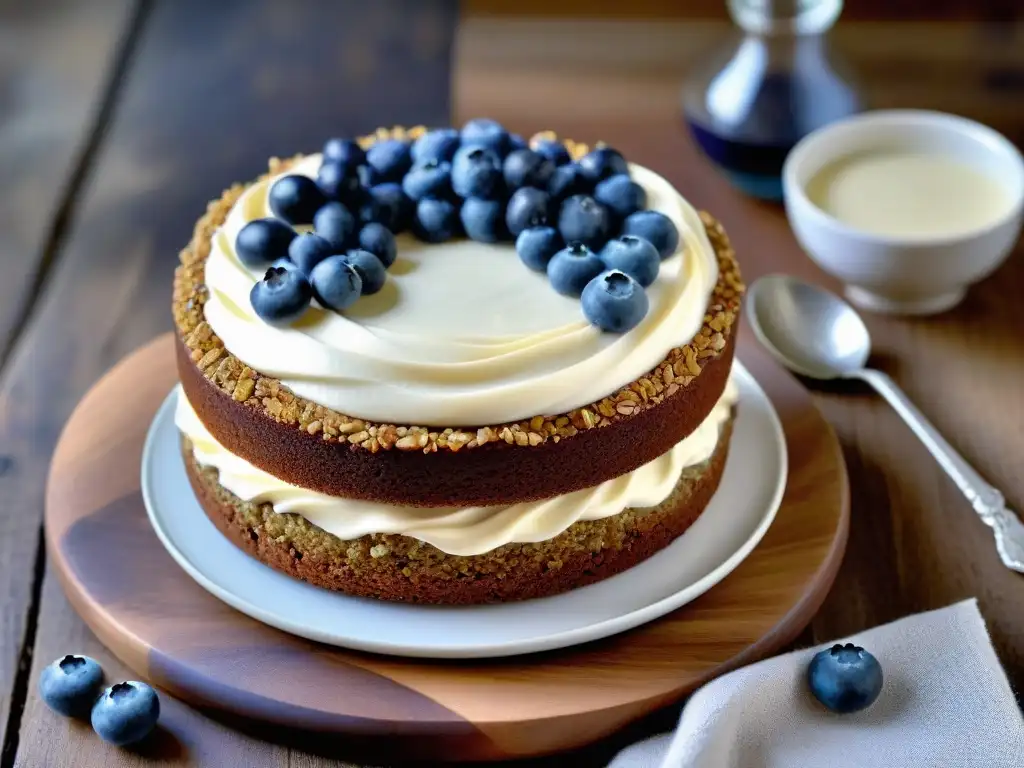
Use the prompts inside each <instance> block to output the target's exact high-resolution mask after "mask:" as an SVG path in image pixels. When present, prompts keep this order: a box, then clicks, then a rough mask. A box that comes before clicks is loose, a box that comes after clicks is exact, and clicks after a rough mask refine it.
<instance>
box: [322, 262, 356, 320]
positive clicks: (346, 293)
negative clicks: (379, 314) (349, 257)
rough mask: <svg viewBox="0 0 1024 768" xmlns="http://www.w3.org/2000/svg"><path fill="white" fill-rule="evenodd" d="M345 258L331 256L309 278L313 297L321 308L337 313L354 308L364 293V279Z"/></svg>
mask: <svg viewBox="0 0 1024 768" xmlns="http://www.w3.org/2000/svg"><path fill="white" fill-rule="evenodd" d="M345 258H346V257H345V256H340V255H339V256H329V257H328V258H326V259H324V260H323V261H321V262H320V263H319V264H317V265H316V266H315V267H313V274H311V275H310V276H309V280H310V283H311V284H312V287H313V297H314V298H315V299H316V300H317V301H318V302H319V303H320V306H322V307H326V308H327V309H333V310H334V311H335V312H340V311H341V310H343V309H347V308H348V307H350V306H352V304H354V303H355V301H356V299H358V298H359V297H360V296H361V295H362V292H363V278H361V277H360V276H359V272H357V271H356V269H355V268H354V267H353V266H352V265H351V264H349V262H348V261H346V260H345Z"/></svg>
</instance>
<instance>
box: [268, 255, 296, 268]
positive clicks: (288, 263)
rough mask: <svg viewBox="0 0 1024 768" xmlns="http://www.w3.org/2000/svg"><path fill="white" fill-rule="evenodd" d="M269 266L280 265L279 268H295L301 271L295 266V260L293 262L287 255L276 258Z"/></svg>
mask: <svg viewBox="0 0 1024 768" xmlns="http://www.w3.org/2000/svg"><path fill="white" fill-rule="evenodd" d="M270 266H272V267H280V268H281V269H290V270H297V271H299V272H301V271H302V270H301V269H299V268H298V267H297V266H295V262H294V261H292V260H291V259H290V258H289V257H287V256H285V257H284V258H281V259H277V260H276V261H275V262H274V263H273V264H271V265H270Z"/></svg>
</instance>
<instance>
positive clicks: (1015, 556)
mask: <svg viewBox="0 0 1024 768" xmlns="http://www.w3.org/2000/svg"><path fill="white" fill-rule="evenodd" d="M853 375H854V376H856V377H857V378H860V379H863V380H864V381H866V382H867V383H868V384H870V385H871V386H872V387H874V388H875V389H876V390H877V391H878V393H879V394H881V395H882V397H884V398H885V399H886V400H888V401H889V404H890V405H892V407H893V408H895V409H896V412H897V413H898V414H899V415H900V416H902V417H903V420H904V421H905V422H907V425H908V426H909V427H910V428H911V429H912V430H913V431H914V434H916V435H917V436H918V437H919V438H921V442H923V443H924V444H925V447H926V448H927V449H928V450H929V451H931V454H932V456H934V457H935V459H936V461H938V462H939V465H940V466H941V467H942V468H943V469H944V470H946V473H947V474H948V475H949V476H950V477H951V478H953V482H955V483H956V485H957V488H959V489H960V490H961V491H962V492H963V494H964V496H966V497H967V500H968V501H970V502H971V506H972V507H974V511H975V512H977V513H978V516H979V517H980V518H981V519H982V521H984V523H985V524H986V525H988V526H989V527H990V528H992V530H993V532H994V534H995V539H996V549H997V550H998V551H999V557H1000V558H1001V559H1002V561H1003V563H1004V564H1005V565H1006V566H1007V567H1008V568H1012V569H1013V570H1015V571H1019V572H1021V573H1024V523H1021V521H1020V520H1019V519H1018V518H1017V516H1016V515H1015V514H1013V512H1011V511H1010V510H1008V509H1007V508H1006V500H1005V499H1004V498H1003V494H1002V493H1000V492H999V491H998V490H997V489H996V488H993V487H992V486H991V485H989V484H988V483H986V482H985V480H984V479H983V478H982V477H981V475H979V474H978V473H977V472H975V471H974V468H973V467H971V465H970V464H968V463H967V462H966V461H965V460H964V458H963V457H962V456H961V455H960V454H959V453H957V452H956V449H954V448H953V446H951V445H950V444H949V443H948V442H946V439H945V438H944V437H943V436H942V435H940V434H939V432H938V430H937V429H935V427H933V426H932V425H931V423H930V422H929V421H928V419H927V418H925V416H924V414H923V413H921V411H919V410H918V409H917V406H915V405H914V404H913V403H912V402H910V400H909V399H908V398H907V396H906V395H905V394H903V391H902V390H901V389H900V388H899V387H898V386H897V385H896V382H894V381H893V380H892V379H891V378H889V376H887V375H886V374H884V373H882V372H881V371H875V370H870V369H867V370H863V371H858V372H857V373H855V374H853Z"/></svg>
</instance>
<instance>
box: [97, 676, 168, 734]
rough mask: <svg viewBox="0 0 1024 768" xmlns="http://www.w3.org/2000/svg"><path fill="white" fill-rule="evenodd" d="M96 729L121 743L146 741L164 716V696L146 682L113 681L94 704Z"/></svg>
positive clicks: (98, 732)
mask: <svg viewBox="0 0 1024 768" xmlns="http://www.w3.org/2000/svg"><path fill="white" fill-rule="evenodd" d="M91 719H92V729H93V730H94V731H96V735H98V736H99V737H100V738H101V739H103V740H104V741H106V742H109V743H111V744H114V745H115V746H118V747H124V746H127V745H128V744H134V743H136V742H138V741H142V740H143V739H144V738H146V736H148V735H149V733H150V731H152V730H153V729H154V728H155V727H156V721H157V720H159V719H160V699H159V697H157V695H156V691H154V690H153V689H152V688H150V687H149V686H148V685H146V684H145V683H138V682H135V681H134V680H130V681H127V682H124V683H118V684H117V685H112V686H111V687H110V688H107V690H105V691H104V692H103V695H102V696H100V697H99V698H98V699H97V700H96V703H95V704H94V705H93V707H92V718H91Z"/></svg>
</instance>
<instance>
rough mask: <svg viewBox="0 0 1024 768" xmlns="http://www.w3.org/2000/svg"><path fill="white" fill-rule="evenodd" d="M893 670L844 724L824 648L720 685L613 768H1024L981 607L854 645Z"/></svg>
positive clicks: (1016, 723)
mask: <svg viewBox="0 0 1024 768" xmlns="http://www.w3.org/2000/svg"><path fill="white" fill-rule="evenodd" d="M841 642H852V643H856V644H857V645H860V646H863V647H864V648H866V649H867V650H868V651H870V652H871V653H872V654H874V655H875V657H876V658H877V659H878V660H879V662H880V663H881V665H882V672H883V675H884V684H883V686H882V693H881V695H880V696H879V697H878V700H877V701H876V702H875V703H874V704H873V705H872V706H870V707H868V708H867V709H866V710H864V711H862V712H858V713H855V714H851V715H836V714H832V713H831V712H829V711H827V710H826V709H825V708H824V707H822V706H821V705H820V704H819V703H818V702H817V701H816V700H815V699H814V697H813V696H812V695H811V693H810V691H809V690H808V688H807V683H806V677H805V674H806V670H807V664H808V663H809V662H810V660H811V657H812V656H813V655H814V654H815V652H817V651H818V650H820V649H821V648H827V647H830V646H831V645H832V643H827V644H825V645H822V646H819V647H818V648H811V649H807V650H801V651H794V652H793V653H789V654H786V655H784V656H776V657H775V658H771V659H767V660H766V661H762V662H759V663H757V664H753V665H751V666H749V667H744V668H743V669H739V670H736V671H735V672H732V673H730V674H728V675H725V676H723V677H720V678H718V679H717V680H714V681H712V682H710V683H708V684H707V685H705V686H704V687H703V688H701V689H700V690H699V691H697V692H696V693H695V694H694V695H693V696H692V697H691V698H690V700H689V701H688V702H687V704H686V707H685V708H684V709H683V714H682V716H681V717H680V719H679V725H678V727H677V728H676V732H675V733H674V734H664V735H661V736H655V737H653V738H651V739H647V740H646V741H642V742H640V743H638V744H634V745H632V746H630V747H628V748H627V749H625V750H623V751H622V752H620V753H619V755H618V756H616V757H615V759H614V760H613V761H612V762H611V764H610V765H609V768H847V767H848V768H876V766H877V768H932V767H933V766H934V767H935V768H968V767H970V768H975V766H976V767H977V768H1024V719H1022V717H1021V711H1020V709H1018V707H1017V704H1016V702H1015V700H1014V697H1013V693H1012V692H1011V690H1010V684H1009V682H1008V681H1007V679H1006V674H1005V673H1004V672H1003V669H1002V667H1001V666H1000V664H999V661H998V659H997V658H996V654H995V651H994V650H993V648H992V643H991V641H990V640H989V637H988V632H987V631H986V629H985V623H984V621H983V620H982V618H981V614H980V613H979V612H978V606H977V603H976V602H975V601H974V600H966V601H964V602H961V603H956V604H955V605H951V606H949V607H947V608H942V609H940V610H937V611H931V612H929V613H922V614H918V615H916V616H909V617H907V618H905V619H900V620H899V621H895V622H893V623H892V624H886V625H885V626H882V627H876V628H875V629H872V630H869V631H867V632H861V633H859V634H856V635H852V636H850V637H847V638H844V639H843V640H842V641H841Z"/></svg>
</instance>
